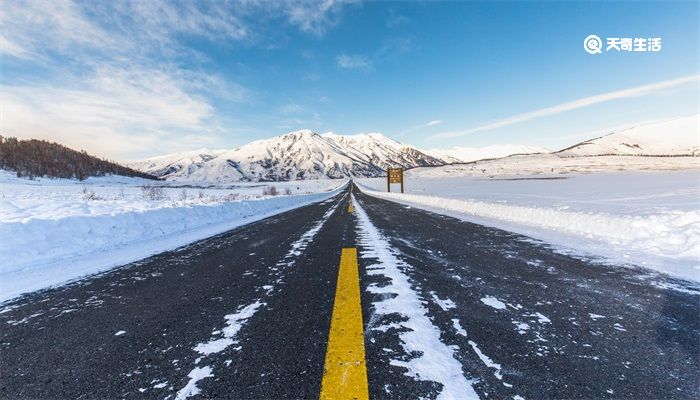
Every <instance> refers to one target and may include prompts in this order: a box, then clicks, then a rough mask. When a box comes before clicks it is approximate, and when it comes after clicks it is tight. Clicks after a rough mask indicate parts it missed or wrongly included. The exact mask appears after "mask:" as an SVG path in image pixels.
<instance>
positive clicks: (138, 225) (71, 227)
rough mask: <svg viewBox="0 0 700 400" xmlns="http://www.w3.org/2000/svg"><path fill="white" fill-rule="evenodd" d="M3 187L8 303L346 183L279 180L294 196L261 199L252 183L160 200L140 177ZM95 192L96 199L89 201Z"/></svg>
mask: <svg viewBox="0 0 700 400" xmlns="http://www.w3.org/2000/svg"><path fill="white" fill-rule="evenodd" d="M0 183H1V184H2V186H1V189H0V237H2V238H3V240H2V242H0V288H1V289H2V293H1V294H0V301H4V300H7V299H10V298H12V297H14V296H17V295H19V294H22V293H26V292H30V291H34V290H39V289H43V288H46V287H49V286H53V285H57V284H61V283H64V282H67V281H70V280H73V279H77V278H80V277H83V276H85V275H89V274H94V273H97V272H101V271H104V270H107V269H109V268H112V267H115V266H119V265H123V264H127V263H129V262H133V261H136V260H139V259H142V258H145V257H147V256H150V255H152V254H157V253H159V252H163V251H167V250H171V249H174V248H177V247H180V246H182V245H185V244H188V243H191V242H193V241H196V240H199V239H203V238H206V237H209V236H212V235H216V234H219V233H222V232H225V231H227V230H230V229H233V228H236V227H238V226H241V225H244V224H247V223H251V222H254V221H257V220H260V219H263V218H266V217H269V216H271V215H274V214H277V213H280V212H284V211H287V210H291V209H293V208H296V207H300V206H303V205H306V204H310V203H314V202H320V201H324V200H326V199H328V198H330V197H332V196H333V195H335V194H337V193H339V191H340V189H339V187H340V186H342V185H343V184H344V183H345V182H344V181H339V180H317V181H308V182H294V183H293V184H292V183H275V185H276V186H278V187H284V186H285V185H288V186H287V187H290V186H293V189H291V188H290V191H291V192H292V193H294V195H289V196H286V195H285V196H276V197H273V196H263V195H261V191H262V189H263V187H264V186H260V185H252V184H247V185H237V186H228V187H219V188H216V187H212V188H178V187H171V186H167V185H165V186H158V187H160V188H162V190H163V198H159V199H151V198H149V197H148V196H146V197H144V194H143V190H142V185H144V184H148V185H153V184H154V182H152V181H146V180H142V179H135V178H124V177H105V178H91V179H88V180H87V181H85V182H82V183H81V182H76V181H70V180H60V179H39V180H35V181H31V180H26V179H19V178H15V177H14V176H12V174H10V173H8V172H5V171H0ZM155 184H156V185H162V183H157V182H156V183H155ZM297 188H298V189H297ZM183 190H184V192H183ZM93 192H94V198H95V199H93V200H88V199H87V197H88V196H89V195H90V194H91V193H93ZM312 192H316V193H313V194H311V193H312ZM183 193H184V194H185V196H183ZM232 193H233V194H235V195H233V196H232V195H231V194H232Z"/></svg>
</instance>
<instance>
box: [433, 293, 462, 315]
mask: <svg viewBox="0 0 700 400" xmlns="http://www.w3.org/2000/svg"><path fill="white" fill-rule="evenodd" d="M430 295H431V296H432V297H433V301H434V302H435V304H437V305H438V306H440V308H442V311H447V310H449V309H452V308H455V307H457V305H456V304H455V302H454V301H452V300H450V299H445V300H442V299H441V298H439V297H438V295H437V294H435V292H430Z"/></svg>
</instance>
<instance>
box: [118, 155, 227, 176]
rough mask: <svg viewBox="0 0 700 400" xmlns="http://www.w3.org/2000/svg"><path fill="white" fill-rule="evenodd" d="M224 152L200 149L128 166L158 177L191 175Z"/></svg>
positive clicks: (158, 157)
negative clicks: (149, 172)
mask: <svg viewBox="0 0 700 400" xmlns="http://www.w3.org/2000/svg"><path fill="white" fill-rule="evenodd" d="M223 152H225V150H216V151H212V150H209V149H199V150H193V151H187V152H182V153H174V154H167V155H164V156H157V157H152V158H149V159H146V160H141V161H134V162H130V163H128V165H129V166H130V167H131V168H134V169H137V170H139V171H151V174H152V175H154V176H158V177H161V176H181V175H189V174H191V173H193V172H194V171H196V170H198V169H199V168H201V167H203V166H204V164H205V163H207V162H209V161H211V160H213V159H215V158H216V157H218V155H219V154H221V153H223Z"/></svg>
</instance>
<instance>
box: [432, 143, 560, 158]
mask: <svg viewBox="0 0 700 400" xmlns="http://www.w3.org/2000/svg"><path fill="white" fill-rule="evenodd" d="M427 153H428V154H430V155H432V156H434V157H438V158H441V159H443V160H448V161H449V162H451V163H464V162H470V161H476V160H484V159H490V158H501V157H508V156H510V155H513V154H532V153H549V150H548V149H545V148H543V147H536V146H528V145H519V144H494V145H491V146H486V147H452V148H450V149H446V150H441V149H431V150H428V151H427Z"/></svg>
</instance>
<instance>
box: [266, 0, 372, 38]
mask: <svg viewBox="0 0 700 400" xmlns="http://www.w3.org/2000/svg"><path fill="white" fill-rule="evenodd" d="M358 2H359V1H358V0H322V1H311V0H287V1H271V2H269V3H271V4H273V5H275V6H276V7H280V8H281V9H282V10H283V11H284V13H285V14H286V15H287V16H288V18H289V22H290V23H292V24H294V25H296V26H298V27H299V29H300V30H301V31H303V32H308V33H312V34H314V35H317V36H321V35H323V34H325V33H326V31H327V30H328V29H329V28H331V27H333V26H335V25H336V24H337V23H338V20H339V19H340V12H341V10H342V9H343V7H344V6H345V5H347V4H352V3H358Z"/></svg>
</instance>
